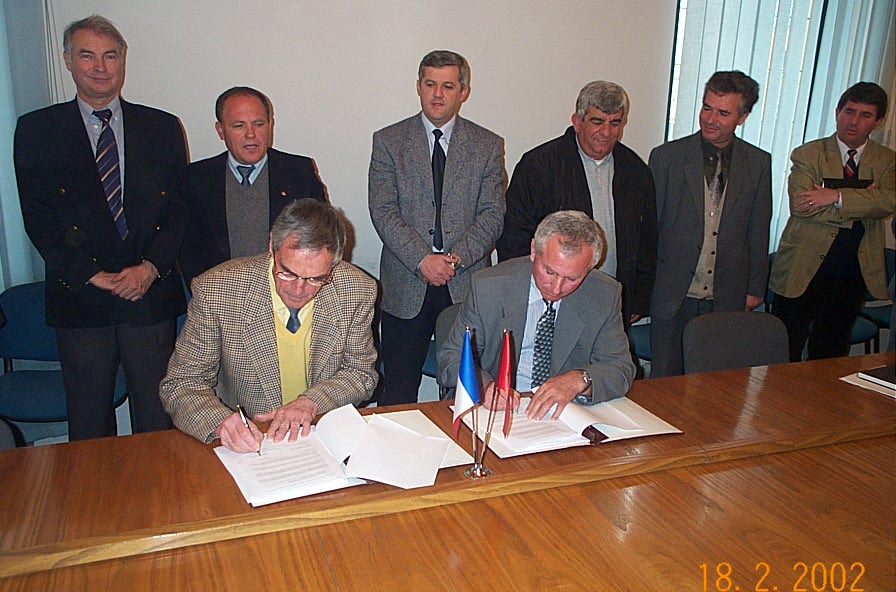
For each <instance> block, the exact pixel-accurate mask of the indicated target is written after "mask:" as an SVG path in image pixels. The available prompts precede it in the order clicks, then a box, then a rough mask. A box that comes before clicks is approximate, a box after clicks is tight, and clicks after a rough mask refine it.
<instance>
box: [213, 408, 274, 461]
mask: <svg viewBox="0 0 896 592" xmlns="http://www.w3.org/2000/svg"><path fill="white" fill-rule="evenodd" d="M215 435H216V436H218V437H219V438H221V444H223V445H224V447H225V448H228V449H230V450H233V451H234V452H257V453H258V455H259V456H261V442H262V441H263V440H264V434H262V433H261V431H260V430H259V429H258V427H256V425H255V424H254V423H252V422H251V421H249V418H248V417H246V414H245V412H244V411H243V409H242V407H240V406H239V405H237V410H236V412H235V413H231V414H230V415H229V416H227V418H226V419H225V420H224V421H222V422H221V423H220V424H219V425H218V427H217V428H216V429H215Z"/></svg>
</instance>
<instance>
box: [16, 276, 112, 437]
mask: <svg viewBox="0 0 896 592" xmlns="http://www.w3.org/2000/svg"><path fill="white" fill-rule="evenodd" d="M0 309H2V310H3V313H4V316H5V317H6V325H5V326H3V327H2V328H0V358H3V374H2V375H0V419H5V420H8V421H10V422H12V423H13V425H14V426H15V427H16V428H18V429H19V430H20V432H21V434H20V435H21V436H22V439H23V440H24V442H25V443H29V444H30V443H32V442H34V440H37V439H41V438H45V437H55V436H63V435H65V434H66V433H68V426H67V425H63V424H58V423H57V425H55V426H48V425H41V424H49V423H51V422H65V421H66V420H67V419H68V407H67V405H66V402H65V388H64V386H63V384H62V371H61V370H59V369H58V365H54V364H42V365H43V366H47V365H50V366H53V369H47V370H36V369H35V370H25V369H22V370H16V369H15V368H14V365H13V362H14V360H18V361H35V362H59V354H58V352H57V350H56V332H55V331H54V330H53V329H51V328H50V327H48V326H47V324H46V320H45V316H44V282H35V283H32V284H23V285H20V286H13V287H12V288H9V289H8V290H6V291H5V292H3V293H2V294H0ZM126 397H127V389H126V382H125V378H124V373H123V372H122V371H121V369H120V368H119V371H118V376H117V378H116V388H115V395H114V398H113V404H114V406H115V407H117V406H118V405H120V404H121V403H123V402H124V400H125V398H126ZM47 428H50V429H49V430H48V429H47Z"/></svg>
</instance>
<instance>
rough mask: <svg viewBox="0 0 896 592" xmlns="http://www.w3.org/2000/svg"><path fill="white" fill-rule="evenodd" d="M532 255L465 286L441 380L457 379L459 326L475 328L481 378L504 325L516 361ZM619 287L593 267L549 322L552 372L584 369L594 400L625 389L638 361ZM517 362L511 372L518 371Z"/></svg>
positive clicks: (495, 358) (489, 374)
mask: <svg viewBox="0 0 896 592" xmlns="http://www.w3.org/2000/svg"><path fill="white" fill-rule="evenodd" d="M531 279H532V262H531V261H530V260H529V258H528V257H517V258H516V259H509V260H507V261H504V262H502V263H499V264H498V265H496V266H495V267H490V268H488V269H484V270H482V271H480V272H478V273H475V274H473V281H472V285H471V287H470V293H469V294H468V296H467V298H466V300H464V302H463V304H462V305H461V307H460V312H459V313H458V315H457V320H456V321H455V323H454V326H453V327H452V328H451V332H450V334H449V336H448V340H447V343H446V344H445V346H444V347H443V348H442V349H441V350H439V351H438V352H437V356H438V363H439V384H443V385H446V386H453V385H454V384H455V383H456V382H457V370H458V366H459V365H460V354H461V348H462V347H463V339H464V329H465V328H466V327H470V329H471V330H473V331H474V342H475V345H474V350H473V351H474V354H473V355H474V357H475V358H476V360H477V362H478V365H479V368H480V369H481V371H480V376H481V379H482V382H483V383H485V382H488V381H489V380H494V378H495V376H496V375H497V373H498V367H499V365H500V359H501V347H502V344H503V331H504V329H507V330H508V331H511V332H512V336H511V342H512V343H513V347H514V352H513V359H514V360H519V358H520V349H521V347H522V342H523V332H524V331H525V328H526V308H527V306H528V301H529V282H530V280H531ZM621 308H622V286H621V285H620V284H619V282H617V281H616V280H614V279H613V278H611V277H610V276H608V275H607V274H605V273H603V272H600V271H597V270H592V271H591V272H590V273H589V274H588V277H586V278H585V280H584V281H583V282H582V285H581V286H579V288H578V289H577V290H576V291H575V292H573V293H572V294H570V295H569V296H567V297H566V298H564V299H563V301H562V303H561V304H560V309H559V311H558V313H557V320H556V324H555V325H554V343H553V348H552V349H551V372H550V375H551V376H556V375H558V374H562V373H563V372H566V371H568V370H573V369H582V370H586V371H587V372H588V374H590V375H591V379H592V380H593V381H594V400H595V401H606V400H609V399H615V398H616V397H621V396H623V395H625V393H626V392H628V389H629V387H630V386H631V384H632V380H634V378H635V365H634V363H633V362H632V357H631V354H630V353H629V349H628V338H627V337H626V335H625V330H624V329H623V323H622V311H621ZM515 374H516V373H515V367H514V376H515Z"/></svg>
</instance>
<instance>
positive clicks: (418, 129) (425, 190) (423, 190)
mask: <svg viewBox="0 0 896 592" xmlns="http://www.w3.org/2000/svg"><path fill="white" fill-rule="evenodd" d="M421 117H423V116H422V115H419V114H418V115H415V116H414V117H412V118H411V119H410V121H409V122H408V126H409V128H410V129H409V130H408V133H407V134H404V138H405V140H404V144H403V146H402V148H403V150H404V152H405V154H407V155H408V160H409V165H410V167H409V168H410V170H411V171H420V173H419V174H417V175H414V176H415V177H416V178H417V179H419V186H418V187H419V189H418V191H419V193H418V195H420V196H423V197H428V198H429V199H430V200H433V199H434V194H433V186H432V157H431V155H430V153H429V139H428V138H427V137H426V128H425V127H423V121H422V120H421V119H420V118H421ZM442 195H444V188H443V192H442Z"/></svg>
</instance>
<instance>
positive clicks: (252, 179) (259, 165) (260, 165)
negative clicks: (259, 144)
mask: <svg viewBox="0 0 896 592" xmlns="http://www.w3.org/2000/svg"><path fill="white" fill-rule="evenodd" d="M267 162H268V153H267V152H265V153H264V156H262V157H261V160H259V161H258V162H256V163H255V164H254V165H253V166H254V167H255V170H253V171H252V172H251V173H250V174H249V184H250V185H252V184H253V183H255V179H257V178H258V174H259V173H261V169H263V168H264V165H265V164H267ZM227 164H228V165H229V166H230V172H231V173H233V176H234V177H236V180H237V181H239V182H240V183H242V182H243V175H242V174H240V171H239V169H238V168H236V167H238V166H249V165H245V164H243V163H241V162H239V161H238V160H237V159H235V158H234V157H233V154H231V153H230V151H229V150H228V151H227Z"/></svg>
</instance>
